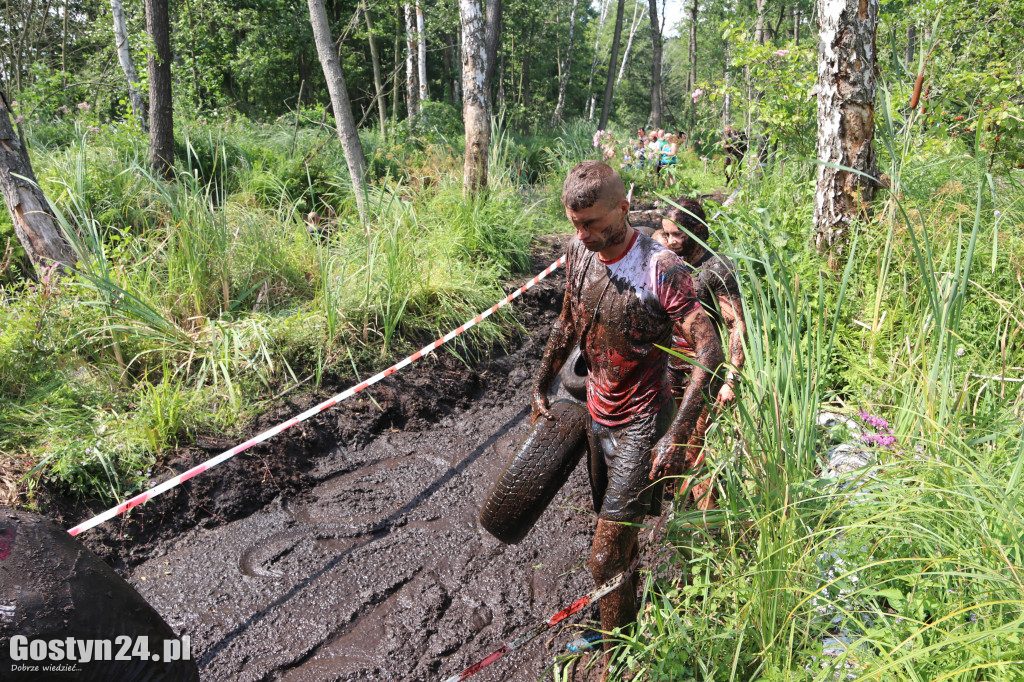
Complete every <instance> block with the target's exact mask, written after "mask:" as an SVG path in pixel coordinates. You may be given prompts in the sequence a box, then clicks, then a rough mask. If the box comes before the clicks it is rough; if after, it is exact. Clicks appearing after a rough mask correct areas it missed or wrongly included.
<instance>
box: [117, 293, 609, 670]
mask: <svg viewBox="0 0 1024 682" xmlns="http://www.w3.org/2000/svg"><path fill="white" fill-rule="evenodd" d="M560 280H561V278H558V280H557V281H560ZM557 294H558V292H557V284H553V285H552V291H551V296H550V298H551V299H552V301H555V302H556V303H557V298H558V295H557ZM526 305H530V302H529V301H527V302H526ZM548 308H549V309H548V310H547V312H546V313H545V316H544V317H543V319H539V318H538V316H534V327H535V328H533V329H530V332H531V335H530V338H529V339H527V340H526V341H525V342H524V343H523V344H522V345H521V346H520V347H519V348H518V349H517V350H515V351H514V352H513V353H512V354H511V355H510V356H509V357H508V358H507V359H506V360H505V361H504V363H496V364H492V365H490V366H489V369H488V370H487V371H485V372H483V374H482V376H481V377H480V380H479V382H476V383H477V384H478V387H477V388H476V389H474V392H473V394H472V395H471V396H470V397H471V399H469V400H464V401H458V400H453V401H451V405H449V406H447V407H444V409H440V410H438V412H437V414H436V415H435V416H434V418H431V416H430V415H429V414H427V415H426V416H422V415H421V416H422V418H419V419H418V420H417V421H411V420H407V421H405V422H404V423H403V422H402V421H400V420H392V422H393V423H388V424H385V425H384V426H381V427H380V428H378V429H377V430H376V432H375V433H372V434H371V435H369V436H364V437H352V436H351V434H347V435H346V434H340V435H336V437H335V438H333V439H327V438H324V437H322V436H321V437H320V438H319V440H318V441H317V442H318V443H321V446H322V447H321V449H320V450H319V451H314V452H313V454H312V455H310V461H309V466H308V467H307V470H306V471H305V472H304V473H303V476H304V478H303V481H304V484H302V485H297V486H293V487H291V488H284V489H282V490H281V491H280V492H278V493H277V494H276V495H274V496H273V497H272V499H271V500H270V501H269V503H267V504H265V505H264V506H262V507H261V508H259V509H257V510H255V511H253V512H252V513H248V514H246V515H244V516H242V517H241V518H235V519H234V520H230V519H223V521H224V522H220V523H209V524H204V523H199V524H197V525H194V526H193V527H191V528H190V529H186V530H183V531H181V532H179V533H177V534H176V535H174V536H173V537H168V538H164V539H161V540H160V541H159V542H156V543H153V544H152V546H150V547H148V549H147V553H146V557H147V558H145V560H144V561H141V562H139V563H135V564H134V565H131V566H129V565H127V564H123V565H122V572H123V573H124V575H125V576H126V578H127V579H128V580H129V582H131V583H132V584H133V585H134V586H135V587H136V588H137V589H138V590H139V592H140V593H141V594H142V595H143V596H144V597H145V598H146V599H147V600H148V601H149V602H150V603H151V604H152V605H153V606H154V608H156V610H157V611H159V612H160V614H161V615H162V616H163V617H164V618H165V619H166V621H167V622H168V624H169V625H171V627H172V628H174V630H175V631H176V632H177V633H178V634H189V635H190V636H191V640H192V650H193V652H194V655H195V656H196V657H197V658H198V660H199V666H200V670H201V673H202V676H203V679H204V680H217V681H219V680H238V681H247V680H252V681H256V680H289V681H296V682H301V681H307V680H308V681H313V680H438V679H443V678H444V677H446V676H448V675H452V674H454V673H456V672H458V671H459V670H461V669H462V668H464V667H465V666H467V665H469V664H471V663H473V662H475V661H476V660H478V659H479V658H481V657H483V656H484V655H486V654H487V653H490V652H491V651H492V650H494V649H495V648H497V647H499V646H501V644H503V643H504V642H506V641H508V640H510V639H512V638H514V637H515V636H517V635H518V634H520V633H521V632H522V631H523V630H524V629H525V628H527V627H529V626H530V625H532V624H534V623H535V622H536V620H537V619H541V618H543V619H546V618H547V617H548V616H550V615H551V614H552V613H553V612H555V611H556V610H558V609H560V608H562V607H564V606H566V605H568V604H569V603H571V602H572V601H574V600H575V599H577V598H578V597H579V596H581V595H582V594H584V593H585V592H587V591H588V590H589V589H591V587H592V586H593V583H592V581H591V579H590V576H589V574H588V572H587V570H586V567H585V563H584V562H585V559H586V557H587V556H588V553H589V541H590V537H591V534H592V532H593V526H594V517H593V515H592V513H591V512H590V508H589V507H590V496H589V489H588V486H587V482H586V472H585V470H584V468H583V467H582V466H581V467H579V468H578V469H577V470H576V471H575V472H574V474H573V475H572V478H571V480H570V481H569V483H568V484H567V485H566V486H565V487H564V488H563V489H562V491H561V492H560V493H559V495H558V497H557V498H556V499H555V501H554V502H553V503H552V505H551V507H550V508H549V509H548V511H547V512H546V513H545V515H544V516H543V517H542V518H541V520H540V522H539V523H538V524H537V526H536V527H535V528H534V530H533V531H532V532H531V534H530V535H529V537H528V538H527V539H526V540H524V541H523V542H522V543H521V544H520V545H517V546H505V545H502V544H501V543H499V542H498V541H497V540H495V539H494V538H493V537H491V536H490V535H488V534H487V533H486V532H484V531H483V530H482V529H481V528H480V527H479V525H478V524H477V520H476V518H477V514H478V512H479V509H480V506H481V504H482V502H483V499H484V497H485V496H486V495H487V493H488V492H489V490H490V486H491V485H492V483H493V481H494V480H495V478H496V477H497V476H498V474H499V473H500V471H501V470H502V468H503V467H504V466H505V464H506V462H507V461H508V459H509V457H510V456H511V454H512V452H513V450H514V448H515V445H516V441H517V439H519V438H521V437H522V435H524V434H525V431H526V429H527V428H528V422H529V412H528V404H529V391H530V385H531V382H532V378H533V373H534V368H535V363H536V360H537V358H539V356H540V352H541V351H542V346H543V343H544V341H545V339H546V337H547V326H548V325H549V324H550V322H551V320H552V319H553V312H552V310H553V309H557V306H556V305H550V302H549V305H548ZM438 380H439V381H441V380H442V379H438ZM471 383H472V382H471ZM474 385H476V384H474ZM422 390H423V391H426V392H429V391H430V390H431V388H430V380H429V379H427V380H426V381H425V382H424V384H423V386H422ZM385 397H386V396H385ZM396 400H397V398H396ZM331 440H333V441H334V442H330V441H331ZM591 615H593V614H591V613H589V612H588V611H584V612H583V613H581V614H579V615H578V616H577V617H576V618H575V619H573V622H580V621H581V620H582V619H584V618H587V617H589V616H591ZM551 634H554V633H551ZM551 634H549V635H548V636H547V637H544V638H538V639H537V640H535V641H534V642H532V643H531V644H529V645H527V646H526V647H525V648H524V649H522V650H520V651H517V652H514V653H513V654H511V655H509V656H508V657H506V658H505V659H502V660H501V661H498V662H497V663H496V664H494V665H493V666H491V667H490V668H488V669H487V670H486V671H484V672H482V673H480V674H478V675H477V676H475V677H474V678H473V679H474V680H491V681H496V680H536V679H539V678H541V677H542V676H543V675H544V674H545V671H546V670H547V669H548V668H550V665H551V662H552V660H553V657H554V655H555V654H558V653H561V652H563V651H564V650H565V644H566V643H567V642H569V641H570V640H572V639H573V638H575V636H576V631H575V630H573V629H567V630H564V631H562V632H560V634H558V636H557V637H555V638H554V639H553V640H552V641H550V642H547V641H546V640H547V639H548V638H549V637H551Z"/></svg>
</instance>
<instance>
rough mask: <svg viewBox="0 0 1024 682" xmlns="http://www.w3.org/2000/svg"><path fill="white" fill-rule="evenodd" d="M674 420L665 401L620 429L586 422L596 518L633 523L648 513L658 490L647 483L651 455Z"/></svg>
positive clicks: (670, 402) (672, 410)
mask: <svg viewBox="0 0 1024 682" xmlns="http://www.w3.org/2000/svg"><path fill="white" fill-rule="evenodd" d="M674 416H675V404H674V402H673V401H672V400H669V401H667V402H666V403H665V404H664V405H663V406H662V408H661V409H660V410H658V411H657V412H656V413H654V414H653V415H651V416H649V417H644V418H642V419H638V420H636V421H634V422H631V423H629V424H626V425H624V426H605V425H604V424H599V423H597V422H596V421H594V420H593V418H591V419H590V424H589V426H588V428H587V439H588V441H589V446H590V448H589V450H590V460H589V467H588V468H589V470H590V489H591V492H592V493H593V496H594V509H595V510H596V511H597V512H598V518H600V519H604V520H606V521H625V522H636V521H641V520H642V519H643V517H644V516H645V515H646V514H647V513H648V510H649V509H650V507H651V502H652V499H653V498H654V496H655V491H656V490H659V491H660V489H661V488H660V486H657V485H654V484H653V483H652V481H651V479H650V473H651V451H652V449H653V448H654V445H655V444H656V443H657V442H658V440H659V439H660V438H661V437H662V436H663V435H665V433H666V432H667V431H668V428H669V426H671V424H672V418H673V417H674Z"/></svg>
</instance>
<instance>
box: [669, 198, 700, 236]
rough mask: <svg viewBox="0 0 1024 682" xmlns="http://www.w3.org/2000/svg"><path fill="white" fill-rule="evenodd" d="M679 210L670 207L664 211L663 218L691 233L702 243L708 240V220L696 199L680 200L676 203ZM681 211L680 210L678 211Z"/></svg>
mask: <svg viewBox="0 0 1024 682" xmlns="http://www.w3.org/2000/svg"><path fill="white" fill-rule="evenodd" d="M676 203H677V204H679V208H676V207H674V206H673V207H671V208H669V209H668V210H667V211H665V217H666V218H668V219H669V220H671V221H672V222H674V223H675V224H676V225H678V226H679V227H681V228H685V229H687V230H689V231H690V232H692V233H693V235H694V236H695V237H697V239H700V240H701V241H702V242H706V241H707V240H708V220H707V218H706V217H705V215H704V208H703V207H702V206H701V205H700V202H699V201H697V200H696V199H680V200H679V201H677V202H676ZM680 209H682V210H680Z"/></svg>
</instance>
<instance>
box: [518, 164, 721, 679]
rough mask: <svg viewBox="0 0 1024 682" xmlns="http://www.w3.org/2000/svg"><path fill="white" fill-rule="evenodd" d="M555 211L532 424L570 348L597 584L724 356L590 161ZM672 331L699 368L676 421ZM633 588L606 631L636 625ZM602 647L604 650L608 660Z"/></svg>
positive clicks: (674, 455) (615, 189)
mask: <svg viewBox="0 0 1024 682" xmlns="http://www.w3.org/2000/svg"><path fill="white" fill-rule="evenodd" d="M562 203H563V204H564V205H565V212H566V216H567V217H568V218H569V220H570V221H571V222H572V224H573V227H575V228H576V238H575V239H573V240H572V241H571V242H570V243H569V246H568V249H567V261H566V287H565V299H564V301H563V304H562V313H561V315H560V316H559V318H558V320H557V321H556V322H555V325H554V327H553V329H552V331H551V337H550V338H549V339H548V345H547V348H546V350H545V352H544V358H543V360H542V361H541V367H540V372H539V374H538V376H537V379H536V382H535V383H534V389H533V418H534V419H537V418H538V417H540V416H543V417H545V418H547V419H552V418H553V417H552V415H551V412H550V410H549V408H548V397H547V396H548V391H549V390H550V388H551V384H552V382H553V381H554V378H555V376H556V375H557V373H558V371H559V369H560V368H561V366H562V364H563V363H564V362H565V359H566V357H567V356H568V354H569V351H570V349H571V348H572V345H573V343H578V344H579V347H580V350H581V352H582V355H583V358H584V360H585V361H586V364H587V368H588V370H589V378H588V380H587V408H588V411H589V412H590V420H589V428H588V441H589V445H590V480H591V485H592V486H593V487H594V499H595V504H596V506H597V508H598V521H597V530H596V531H595V533H594V542H593V546H592V549H591V555H590V571H591V574H592V575H593V576H594V580H595V582H596V583H597V584H602V583H604V582H606V581H608V580H610V579H611V578H613V577H614V576H615V575H617V574H618V573H620V572H622V571H624V570H626V569H627V568H628V567H629V565H630V563H631V562H632V560H633V558H634V557H635V556H636V553H637V552H638V547H637V531H638V524H639V523H640V522H641V521H643V518H644V516H645V515H646V514H647V512H648V510H649V508H650V505H651V498H652V494H653V486H652V484H651V481H652V480H659V479H661V478H663V477H665V476H675V475H679V474H681V473H683V470H684V466H685V457H686V444H687V443H688V442H689V440H690V435H691V433H692V432H693V430H694V427H695V426H696V422H697V419H698V417H699V416H700V414H701V412H702V410H703V408H704V399H703V395H702V394H703V393H704V392H707V390H708V384H709V383H710V382H711V381H712V372H711V371H708V370H715V369H717V368H718V366H719V365H721V364H722V349H721V344H720V342H719V339H718V336H717V334H716V333H715V328H714V326H713V325H712V323H711V320H710V319H709V318H708V316H707V314H706V313H705V312H704V309H703V308H702V307H701V306H700V304H699V303H698V302H697V298H696V295H695V294H694V287H693V282H692V280H691V278H690V275H689V270H688V268H687V266H686V265H685V264H684V263H683V262H682V261H681V260H680V259H679V257H678V256H676V255H675V254H674V253H672V252H671V251H669V250H667V249H665V248H664V247H662V246H661V245H660V244H657V243H656V242H654V241H653V240H652V239H651V238H650V237H647V236H646V235H643V234H640V233H639V232H637V230H635V229H634V228H633V227H632V226H630V225H629V222H628V221H627V216H628V215H629V202H628V201H627V199H626V191H625V186H624V185H623V182H622V178H621V177H619V175H618V173H616V172H615V171H614V170H613V169H612V168H611V167H610V166H608V165H606V164H604V163H600V162H597V161H586V162H583V163H581V164H579V165H577V166H576V167H575V168H573V169H572V170H571V171H570V172H569V175H568V177H567V178H566V180H565V185H564V187H563V189H562ZM673 331H675V332H676V333H678V334H680V335H681V336H682V337H683V338H685V339H686V340H687V341H688V342H689V343H690V345H691V346H692V347H693V348H695V349H696V357H695V359H696V362H697V363H698V365H699V366H695V368H694V371H693V374H692V376H691V380H690V385H689V388H688V390H687V393H686V395H685V396H684V397H683V400H682V402H681V404H680V406H679V409H678V412H675V404H674V401H673V400H672V392H671V387H670V385H669V380H668V375H667V369H666V367H667V365H666V363H667V358H668V355H667V354H666V353H665V352H664V351H662V350H661V349H660V348H658V346H659V345H660V346H667V345H668V344H669V340H670V338H671V336H672V333H673ZM673 413H675V414H674V416H673ZM636 589H637V582H636V577H635V576H633V577H632V579H631V580H630V581H628V582H627V583H626V584H625V585H624V586H623V587H621V588H619V589H618V590H616V591H615V592H613V593H611V594H609V595H608V596H607V597H605V598H604V600H602V601H601V602H600V611H601V627H602V628H603V629H605V630H609V631H610V630H613V629H614V628H617V627H624V626H626V625H628V624H630V623H632V622H633V621H635V620H636ZM610 646H611V645H610V643H608V642H606V643H605V649H606V650H607V649H608V648H610ZM606 664H607V662H606ZM606 674H607V672H606V673H605V674H604V675H603V676H602V679H603V678H604V677H605V676H606Z"/></svg>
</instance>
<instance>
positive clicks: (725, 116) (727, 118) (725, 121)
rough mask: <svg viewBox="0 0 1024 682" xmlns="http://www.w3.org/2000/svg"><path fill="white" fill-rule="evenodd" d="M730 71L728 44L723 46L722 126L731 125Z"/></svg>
mask: <svg viewBox="0 0 1024 682" xmlns="http://www.w3.org/2000/svg"><path fill="white" fill-rule="evenodd" d="M730 80H731V72H730V69H729V46H728V45H726V46H725V97H724V98H723V99H724V100H725V102H724V103H723V105H722V128H723V129H724V128H725V127H726V126H731V125H732V92H731V91H730V89H729V81H730Z"/></svg>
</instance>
